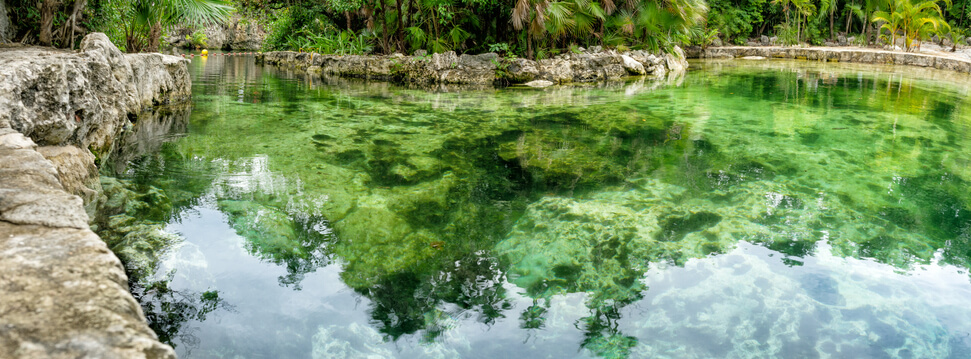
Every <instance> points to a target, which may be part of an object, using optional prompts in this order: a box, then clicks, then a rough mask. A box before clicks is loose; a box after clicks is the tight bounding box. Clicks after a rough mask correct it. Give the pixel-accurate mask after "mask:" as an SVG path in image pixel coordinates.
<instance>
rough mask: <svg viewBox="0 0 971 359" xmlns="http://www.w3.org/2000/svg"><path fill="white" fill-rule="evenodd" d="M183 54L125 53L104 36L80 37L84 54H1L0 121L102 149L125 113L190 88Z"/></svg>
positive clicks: (38, 138) (37, 136) (48, 138)
mask: <svg viewBox="0 0 971 359" xmlns="http://www.w3.org/2000/svg"><path fill="white" fill-rule="evenodd" d="M184 61H185V60H183V59H180V58H177V57H174V56H166V55H161V54H129V55H126V54H122V53H121V51H119V50H118V49H117V48H116V47H115V46H114V45H113V44H111V42H110V41H109V40H108V37H107V36H105V35H104V34H100V33H94V34H90V35H88V36H86V37H85V38H84V40H82V41H81V54H80V55H77V54H75V53H73V52H69V51H61V50H52V49H48V48H23V49H18V50H17V51H3V52H0V62H3V63H4V64H5V65H4V66H2V67H0V108H3V109H5V111H0V125H3V124H9V126H10V127H12V128H13V129H14V130H17V131H18V132H21V133H23V134H24V135H26V136H28V137H30V138H32V139H33V140H34V141H35V142H37V143H38V144H40V145H69V144H71V145H77V146H80V147H84V148H90V149H92V151H94V152H95V153H101V152H104V151H107V149H108V147H109V146H110V144H111V141H112V139H113V138H115V137H117V136H118V135H119V134H120V133H121V132H122V131H123V130H124V128H125V127H126V125H130V121H129V117H130V116H134V114H137V113H140V112H142V110H143V109H145V108H149V107H151V106H153V105H156V104H164V103H174V102H183V101H185V100H187V99H188V97H189V94H190V86H191V85H190V80H189V74H188V70H187V69H186V66H185V65H184V63H183V62H184Z"/></svg>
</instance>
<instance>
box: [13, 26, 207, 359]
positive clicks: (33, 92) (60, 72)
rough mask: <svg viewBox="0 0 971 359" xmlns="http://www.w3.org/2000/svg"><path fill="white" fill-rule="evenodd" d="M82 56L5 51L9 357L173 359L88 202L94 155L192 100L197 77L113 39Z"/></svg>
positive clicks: (172, 60) (94, 40)
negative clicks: (166, 109) (152, 112)
mask: <svg viewBox="0 0 971 359" xmlns="http://www.w3.org/2000/svg"><path fill="white" fill-rule="evenodd" d="M81 48H82V51H81V53H74V52H69V51H58V50H52V49H46V48H24V49H16V50H12V49H5V50H0V63H3V64H4V65H3V66H2V67H0V357H2V358H151V359H155V358H166V359H169V358H175V352H174V350H173V349H172V348H171V347H170V346H168V345H165V344H163V343H161V342H159V341H158V337H157V336H156V335H155V333H153V332H152V330H151V329H150V328H149V327H148V325H147V322H146V319H145V315H144V313H143V312H142V309H141V307H140V306H139V304H138V302H137V301H136V300H135V299H134V298H133V297H132V295H131V293H130V292H129V288H128V277H127V276H126V275H125V270H124V268H123V267H122V264H121V261H119V260H118V257H116V256H115V254H114V253H112V252H111V250H109V249H108V246H107V245H106V244H105V242H104V241H102V240H101V239H100V238H98V236H97V235H96V234H95V233H94V232H92V231H91V229H90V228H89V227H88V219H89V217H88V214H87V213H86V212H85V209H84V206H83V205H84V200H82V198H81V197H80V196H79V195H82V196H85V198H88V197H90V196H91V191H92V190H91V189H90V188H87V187H86V184H85V183H86V182H87V181H88V180H90V179H91V176H94V179H97V168H96V167H95V164H94V161H95V156H94V155H93V154H92V153H91V152H90V151H89V148H90V149H94V150H95V151H98V152H100V153H107V152H105V151H106V150H107V149H110V148H111V147H112V146H113V145H114V142H115V139H116V138H117V137H118V136H119V135H120V134H121V133H122V132H123V131H124V130H125V129H126V128H130V127H131V121H130V119H131V118H137V115H135V116H136V117H132V116H131V115H130V114H138V113H140V112H141V110H142V109H144V108H146V107H152V106H153V105H156V104H160V103H168V102H180V101H185V100H187V99H188V96H189V94H190V88H189V86H190V82H189V78H188V70H187V68H186V65H185V62H184V61H183V60H182V59H180V58H176V57H172V56H163V55H158V54H137V55H125V54H122V53H121V52H120V51H118V49H117V48H115V47H114V45H112V44H111V43H110V42H109V41H108V38H107V37H106V36H104V34H92V35H89V36H87V37H85V39H84V40H83V42H82V45H81ZM38 143H39V144H43V145H45V147H38V146H37V144H38ZM68 191H70V192H68Z"/></svg>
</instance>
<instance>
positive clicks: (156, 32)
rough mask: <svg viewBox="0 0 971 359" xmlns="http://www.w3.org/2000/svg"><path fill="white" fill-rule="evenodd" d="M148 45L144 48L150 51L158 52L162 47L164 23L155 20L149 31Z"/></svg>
mask: <svg viewBox="0 0 971 359" xmlns="http://www.w3.org/2000/svg"><path fill="white" fill-rule="evenodd" d="M147 42H148V46H147V48H145V49H143V50H145V51H148V52H158V50H159V48H160V47H162V23H160V22H157V21H156V22H155V23H154V24H152V26H151V27H150V28H149V31H148V41H147Z"/></svg>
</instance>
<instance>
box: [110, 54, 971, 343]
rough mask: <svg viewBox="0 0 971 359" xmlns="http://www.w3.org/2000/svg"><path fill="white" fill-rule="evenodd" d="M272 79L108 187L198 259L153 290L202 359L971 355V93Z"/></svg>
mask: <svg viewBox="0 0 971 359" xmlns="http://www.w3.org/2000/svg"><path fill="white" fill-rule="evenodd" d="M251 61H252V59H248V58H245V57H237V58H225V57H224V58H220V60H218V61H213V57H210V58H209V59H208V60H207V61H206V62H205V63H202V62H200V61H198V60H197V61H196V62H194V63H193V66H195V67H194V69H193V71H194V72H193V73H194V76H196V79H197V82H196V83H195V89H194V91H195V95H194V96H195V102H196V107H195V108H194V109H193V111H192V120H191V121H190V122H189V124H188V126H186V127H185V131H187V132H188V135H187V136H185V137H177V138H174V139H175V141H171V142H165V143H164V144H162V145H161V147H160V149H159V150H158V151H157V152H152V153H145V154H142V155H138V156H133V157H129V158H131V159H126V160H125V162H126V163H128V167H127V168H128V169H129V170H128V171H125V172H124V173H122V175H121V177H122V178H121V179H120V180H115V179H106V180H105V181H106V182H110V181H116V182H119V183H121V185H120V187H119V188H123V189H125V190H127V191H129V192H131V193H132V194H130V195H128V197H129V198H134V199H133V200H132V201H134V202H133V203H135V204H132V205H131V206H130V207H131V208H135V209H134V210H132V211H128V210H123V211H121V212H124V213H125V215H126V216H127V217H124V218H122V217H116V218H119V219H124V220H125V221H132V223H142V222H144V221H151V222H152V223H150V224H152V225H154V226H156V227H153V228H155V229H158V226H164V231H163V232H164V233H167V234H168V235H169V236H170V237H167V238H170V239H168V240H165V241H162V242H163V243H166V245H165V246H162V247H163V248H165V251H162V252H160V253H158V256H159V260H157V261H155V262H153V261H147V262H141V263H147V266H148V267H149V268H150V270H149V271H148V272H147V273H150V274H151V275H148V276H143V277H145V278H150V283H151V282H152V281H154V283H155V284H153V285H154V287H151V286H149V287H151V288H169V289H171V290H174V291H182V290H187V291H190V292H188V293H189V294H186V295H180V296H174V295H170V296H169V297H168V298H172V299H171V303H186V302H188V303H189V304H185V305H189V306H193V308H199V309H194V311H191V310H190V311H187V312H186V311H180V310H181V309H178V308H185V305H183V304H180V305H174V304H171V303H170V305H169V308H173V309H172V310H173V315H172V316H167V317H166V316H164V315H161V314H158V315H153V318H162V317H165V318H175V319H172V320H170V322H171V323H169V322H166V321H165V320H168V319H155V320H161V322H160V323H162V325H157V326H156V328H162V329H159V330H162V331H164V332H166V333H169V334H166V336H167V337H168V338H173V339H172V340H173V343H175V344H177V345H178V347H179V348H180V349H179V350H180V351H181V352H180V353H181V354H193V355H199V356H215V355H222V356H232V355H236V354H239V355H243V354H242V353H248V354H251V355H265V356H272V357H306V356H313V357H318V358H330V357H347V356H354V355H377V356H382V357H392V356H396V357H509V356H518V357H523V356H556V357H588V356H599V357H654V356H662V357H663V356H668V357H731V356H746V357H748V356H755V357H766V356H784V357H789V356H796V357H802V356H825V355H837V356H890V357H907V356H914V357H947V356H948V355H952V356H956V357H961V356H964V355H966V353H967V348H968V346H967V343H965V340H964V339H962V338H964V336H966V334H967V333H968V332H969V328H968V326H967V325H966V324H965V323H968V322H969V321H967V320H965V319H966V318H965V317H967V316H968V315H969V312H967V311H964V310H963V309H961V306H960V305H956V304H955V303H961V302H963V301H965V300H966V299H967V298H969V297H971V285H969V283H968V278H967V274H966V273H965V272H964V271H966V268H968V253H971V250H969V247H968V242H969V235H968V233H969V232H971V231H969V228H971V217H968V215H967V213H968V211H967V209H968V207H969V203H971V198H969V194H968V193H967V191H966V188H967V181H968V180H969V179H971V172H968V170H967V168H966V166H965V165H966V164H967V163H969V162H971V161H969V160H971V159H969V158H968V156H969V153H971V151H969V150H968V149H969V148H971V144H969V143H966V142H967V141H966V139H967V138H969V137H968V136H967V135H968V131H969V129H971V128H969V126H968V123H969V122H968V119H969V115H968V113H967V112H966V111H965V110H963V109H964V107H963V106H960V104H963V103H964V102H965V98H966V94H967V93H966V92H967V87H966V86H964V87H961V86H954V85H949V84H941V83H926V82H923V81H920V80H917V79H914V78H913V77H911V76H909V75H907V74H904V73H900V72H889V73H876V74H874V73H871V72H868V71H863V70H861V69H858V68H852V67H851V68H842V67H816V66H815V65H809V66H802V65H793V63H791V62H781V63H780V62H774V61H770V62H765V63H759V64H755V65H751V66H749V65H746V66H738V65H736V64H737V63H733V64H732V65H729V64H721V63H706V64H705V65H704V66H703V67H704V68H705V69H704V70H703V71H702V72H698V73H692V74H689V75H688V77H687V78H683V79H673V80H672V81H670V82H662V83H660V84H657V83H650V84H648V83H647V82H644V83H636V82H635V83H627V84H606V85H598V86H593V87H586V88H571V87H564V88H556V89H548V90H524V89H505V90H499V91H495V90H494V91H491V92H481V91H468V90H467V89H458V90H461V91H457V89H453V88H440V89H436V90H434V91H432V92H428V91H426V89H409V88H402V87H396V86H393V85H387V84H367V83H363V82H357V81H348V80H340V79H330V78H320V77H313V78H309V79H308V78H307V77H306V75H305V74H297V73H286V72H281V71H282V70H275V69H264V68H261V67H256V66H254V65H253V63H252V62H251ZM240 89H242V95H243V96H242V97H240V96H239V95H240ZM241 99H242V102H240V100H241ZM119 192H123V193H128V192H124V191H119ZM119 203H121V202H119ZM138 203H147V204H148V205H139V204H138ZM160 204H161V205H160ZM125 208H128V207H125ZM115 212H118V210H116V211H115ZM121 212H118V213H115V214H112V215H109V216H108V217H112V216H116V215H118V214H120V213H121ZM128 218H133V219H128ZM139 221H142V222H139ZM105 223H108V222H105ZM106 225H107V224H106ZM125 243H131V242H125ZM126 248H127V247H125V246H120V247H118V248H116V249H115V250H116V252H121V253H125V250H126ZM158 261H161V262H162V264H156V262H158ZM131 263H132V262H129V265H131ZM136 267H137V265H136ZM162 285H164V286H162ZM925 290H933V291H934V292H935V293H947V294H946V295H943V297H944V298H939V297H934V296H928V295H927V294H925V292H924V291H925ZM192 291H194V292H192ZM213 291H218V294H219V296H218V298H219V301H220V302H219V305H217V306H216V308H222V309H216V310H214V311H211V312H210V311H207V310H206V308H210V307H212V305H209V304H204V303H202V302H201V301H200V302H193V301H195V299H196V298H203V296H204V294H205V293H210V292H213ZM162 292H165V291H162ZM154 298H166V297H165V296H161V295H156V296H155V297H154ZM180 298H181V299H180ZM186 298H190V299H192V300H191V301H189V300H186ZM165 302H166V300H165V299H153V300H152V301H151V303H149V304H146V311H152V313H161V312H160V311H159V310H158V308H163V307H164V305H161V304H158V303H165ZM152 303H154V304H152ZM902 307H907V308H909V310H907V311H900V310H898V309H899V308H902ZM230 308H234V309H233V310H235V311H233V310H229V309H230ZM224 309H225V310H224ZM162 312H164V310H163V311H162ZM194 313H205V314H207V315H206V317H205V318H200V317H198V316H197V315H196V314H194ZM243 313H245V314H243ZM254 313H258V314H254ZM214 317H218V318H219V319H218V320H213V319H212V318H214ZM180 318H181V319H180ZM179 323H181V324H179ZM166 328H168V329H166ZM173 328H174V329H173ZM175 332H178V333H193V336H194V338H197V339H198V340H197V341H196V340H189V339H186V338H187V337H186V336H180V335H174V334H171V333H175Z"/></svg>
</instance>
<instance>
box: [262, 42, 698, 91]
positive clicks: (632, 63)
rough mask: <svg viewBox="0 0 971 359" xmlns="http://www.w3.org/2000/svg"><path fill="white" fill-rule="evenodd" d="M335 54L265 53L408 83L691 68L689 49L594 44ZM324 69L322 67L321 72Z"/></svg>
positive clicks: (273, 60) (306, 67)
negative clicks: (523, 50) (552, 53)
mask: <svg viewBox="0 0 971 359" xmlns="http://www.w3.org/2000/svg"><path fill="white" fill-rule="evenodd" d="M415 55H416V56H404V55H401V54H395V55H392V56H357V55H351V56H335V55H319V54H308V53H296V52H289V51H279V52H269V53H264V54H260V55H259V56H258V57H257V60H258V61H260V62H262V63H264V64H268V65H276V66H284V67H291V68H297V69H300V70H303V71H307V72H319V73H320V74H321V75H335V76H341V77H358V78H366V79H377V80H391V81H402V82H411V83H419V84H490V85H491V84H492V83H493V82H494V81H496V80H502V81H504V82H505V83H510V84H522V83H527V82H530V81H534V80H545V81H549V82H552V83H568V82H595V81H615V80H620V79H622V78H624V77H626V76H628V75H648V74H650V75H655V76H662V75H664V74H667V73H668V72H672V71H673V72H682V71H684V69H686V68H687V65H688V63H687V61H685V60H684V52H683V51H682V50H681V49H680V48H677V47H676V48H675V52H674V54H673V55H655V54H650V53H647V52H644V51H632V52H630V53H625V54H618V53H617V52H616V51H613V50H611V51H607V52H604V51H602V49H601V48H599V47H597V46H594V47H591V48H590V49H588V50H587V51H585V52H581V53H578V54H575V53H572V52H570V53H567V54H563V55H560V56H557V57H555V58H548V59H542V60H539V61H533V60H529V59H521V58H515V59H504V58H501V57H499V55H497V54H495V53H486V54H479V55H461V56H459V55H456V54H455V52H451V51H450V52H446V53H439V54H433V55H431V56H427V55H426V56H421V55H423V54H422V53H420V52H416V54H415ZM318 69H319V70H318Z"/></svg>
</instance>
